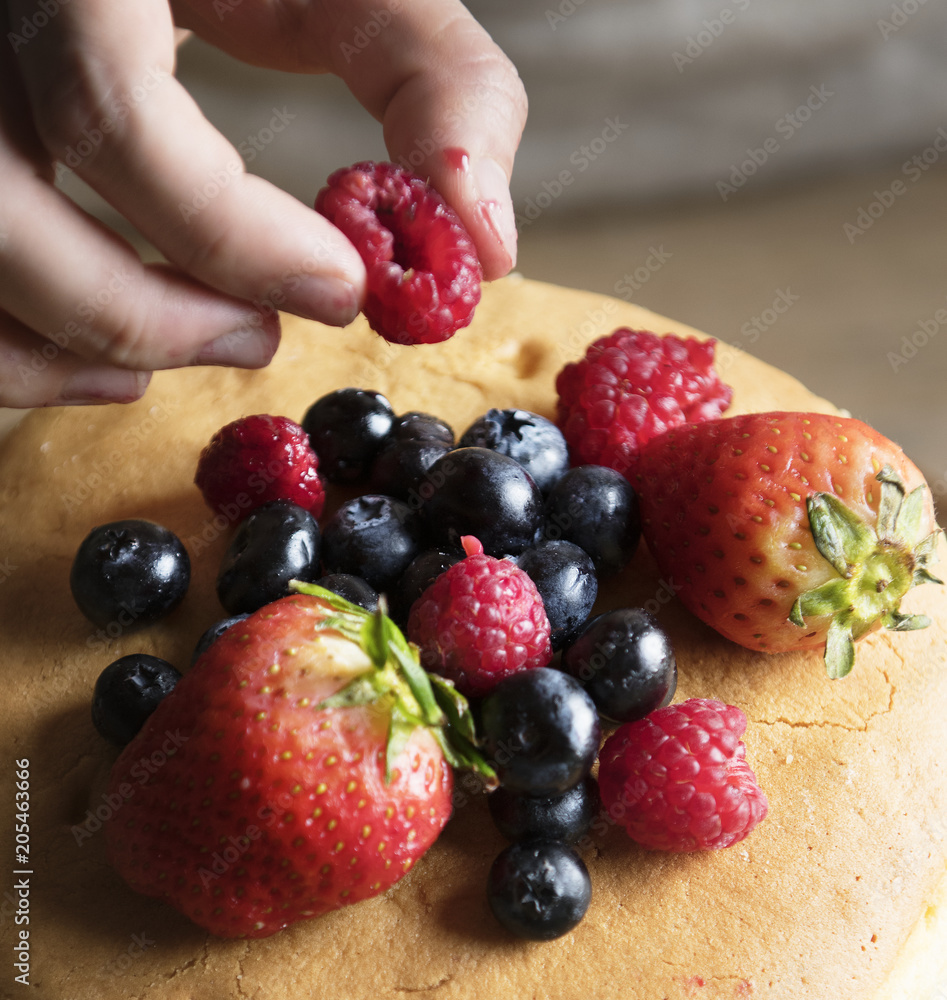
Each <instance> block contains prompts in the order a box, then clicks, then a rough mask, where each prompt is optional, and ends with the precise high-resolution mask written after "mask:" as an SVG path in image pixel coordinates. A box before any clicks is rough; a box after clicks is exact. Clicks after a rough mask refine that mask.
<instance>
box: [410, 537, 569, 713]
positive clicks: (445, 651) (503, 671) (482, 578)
mask: <svg viewBox="0 0 947 1000" xmlns="http://www.w3.org/2000/svg"><path fill="white" fill-rule="evenodd" d="M462 542H463V546H464V551H465V552H466V553H467V558H466V559H462V560H461V561H460V562H458V563H455V564H454V565H453V566H451V567H450V569H448V570H447V571H446V572H444V573H442V574H441V575H440V576H439V577H438V578H437V579H436V580H435V581H434V583H432V584H431V586H430V587H428V589H427V590H426V591H425V592H424V593H423V594H422V595H421V596H420V597H419V598H418V599H417V600H416V601H415V602H414V606H413V607H412V608H411V614H410V617H409V618H408V638H409V639H411V641H412V642H415V643H417V644H418V646H419V647H420V649H421V663H422V664H423V665H424V668H425V669H426V670H428V671H431V672H432V673H437V674H443V676H445V677H447V678H448V679H450V680H452V681H453V682H454V683H455V684H456V685H457V687H458V689H459V690H460V691H461V692H462V693H464V694H466V695H470V696H479V695H483V694H486V693H487V692H488V691H490V690H492V689H493V688H494V687H495V686H496V685H497V683H498V682H499V681H500V680H502V679H503V678H504V677H509V676H510V675H512V674H515V673H517V672H519V671H520V670H529V669H531V668H533V667H544V666H545V665H546V664H547V663H548V662H549V660H550V659H551V658H552V646H551V644H550V628H549V619H548V618H547V617H546V611H545V608H544V607H543V600H542V598H541V597H540V595H539V591H538V590H537V589H536V585H535V584H534V583H533V581H532V580H531V579H530V578H529V576H528V575H527V574H526V573H525V572H524V571H523V570H522V569H520V568H519V567H518V566H517V565H516V564H515V563H513V562H510V561H509V560H506V559H496V558H494V557H493V556H488V555H486V554H485V553H484V551H483V546H482V545H481V544H480V542H479V541H477V539H476V538H473V537H472V536H469V535H465V536H464V538H463V539H462Z"/></svg>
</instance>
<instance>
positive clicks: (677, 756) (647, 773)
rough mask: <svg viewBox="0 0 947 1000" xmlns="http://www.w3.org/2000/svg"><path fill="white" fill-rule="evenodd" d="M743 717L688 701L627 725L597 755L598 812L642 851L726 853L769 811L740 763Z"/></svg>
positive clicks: (699, 700) (735, 711)
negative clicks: (617, 818) (617, 823)
mask: <svg viewBox="0 0 947 1000" xmlns="http://www.w3.org/2000/svg"><path fill="white" fill-rule="evenodd" d="M745 730H746V716H745V715H744V714H743V712H741V711H740V709H739V708H736V707H735V706H733V705H724V704H722V703H721V702H719V701H712V700H709V699H706V698H690V699H688V700H687V701H685V702H683V703H682V704H680V705H668V706H667V707H666V708H658V709H655V711H653V712H651V713H650V714H649V715H647V716H645V718H643V719H640V720H638V721H637V722H626V723H625V724H624V725H623V726H621V727H620V728H619V729H618V730H617V731H616V732H614V733H613V734H612V735H611V736H610V737H609V738H608V740H607V741H606V743H605V746H604V747H602V752H601V755H600V759H599V772H598V784H599V790H600V792H601V795H602V802H603V804H604V805H605V808H606V809H608V810H609V811H611V812H612V813H613V814H614V815H615V816H620V817H621V819H620V822H621V823H622V824H623V825H624V827H625V829H626V830H627V831H628V835H629V836H630V837H631V838H632V839H633V840H636V841H638V843H639V844H642V845H643V846H644V847H650V848H653V849H655V850H661V851H676V852H689V851H707V850H714V849H719V848H722V847H732V846H733V845H734V844H736V843H739V842H740V841H741V840H743V838H744V837H745V836H746V835H747V834H748V833H749V832H750V831H751V830H752V829H753V828H754V827H756V826H757V825H758V824H759V823H760V822H762V820H763V819H764V818H765V817H766V812H767V809H768V808H769V804H768V803H767V801H766V796H765V795H764V794H763V792H762V790H761V789H760V787H759V785H758V784H757V783H756V776H755V775H754V774H753V772H752V771H751V770H750V768H749V765H748V764H747V762H746V747H745V746H744V745H743V743H742V742H740V737H741V736H742V735H743V733H744V731H745Z"/></svg>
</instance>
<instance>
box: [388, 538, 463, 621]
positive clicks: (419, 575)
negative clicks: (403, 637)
mask: <svg viewBox="0 0 947 1000" xmlns="http://www.w3.org/2000/svg"><path fill="white" fill-rule="evenodd" d="M463 558H464V553H463V551H461V550H457V551H453V552H448V551H447V550H446V549H427V550H426V551H424V552H422V553H421V554H420V555H419V556H417V557H415V558H414V559H412V561H411V563H410V565H409V566H408V568H407V569H406V570H405V571H404V573H402V574H401V577H400V578H399V579H398V582H397V584H395V587H394V589H393V590H392V592H391V594H390V600H391V616H392V618H394V620H395V622H396V623H397V624H398V625H399V626H401V628H402V629H403V628H404V627H405V626H406V625H407V624H408V616H409V615H410V613H411V605H412V604H414V602H415V601H416V600H417V599H418V598H419V597H420V596H421V595H422V594H423V593H424V591H425V590H427V588H428V587H430V585H431V584H432V583H433V582H434V581H435V580H436V579H437V578H438V577H439V576H440V575H441V573H444V572H446V571H447V570H449V569H450V568H451V566H453V565H454V563H456V562H460V560H461V559H463Z"/></svg>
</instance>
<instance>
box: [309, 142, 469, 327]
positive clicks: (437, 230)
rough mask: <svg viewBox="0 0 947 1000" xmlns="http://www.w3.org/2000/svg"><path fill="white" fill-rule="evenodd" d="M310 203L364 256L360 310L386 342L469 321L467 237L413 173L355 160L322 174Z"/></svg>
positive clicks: (453, 216) (454, 217)
mask: <svg viewBox="0 0 947 1000" xmlns="http://www.w3.org/2000/svg"><path fill="white" fill-rule="evenodd" d="M315 207H316V211H318V212H319V213H321V214H322V215H324V216H325V217H326V218H327V219H328V220H329V221H330V222H332V223H333V224H334V225H336V226H337V227H338V228H339V229H340V230H341V231H342V232H343V233H345V235H346V236H347V237H348V238H349V239H350V240H351V241H352V243H354V244H355V247H356V249H357V250H358V252H359V254H360V255H361V257H362V260H363V261H364V262H365V267H366V270H367V272H368V279H367V291H366V296H365V305H364V312H365V316H366V318H367V319H368V322H369V323H370V324H371V327H372V329H373V330H375V331H376V332H377V333H380V334H381V335H382V336H383V337H384V338H385V339H386V340H388V341H390V342H392V343H396V344H434V343H438V342H440V341H443V340H447V339H449V338H450V337H452V336H453V335H454V334H455V333H456V332H457V331H458V330H459V329H460V328H461V327H464V326H467V324H468V323H470V321H471V319H472V318H473V313H474V309H475V308H476V305H477V303H478V302H479V301H480V282H481V279H482V277H483V272H482V269H481V267H480V261H479V260H478V259H477V252H476V249H475V247H474V244H473V240H472V239H471V238H470V236H469V235H468V233H467V231H466V230H465V229H464V227H463V224H462V223H461V221H460V219H459V218H458V217H457V215H456V214H455V212H454V211H453V209H452V208H450V206H449V205H448V204H447V203H446V202H445V201H444V199H443V198H442V197H441V196H440V195H439V194H438V193H437V192H436V191H435V190H434V189H433V188H432V187H431V186H430V185H428V184H427V183H425V181H424V180H422V179H421V178H420V177H417V176H415V175H414V174H412V173H410V172H408V171H407V170H403V169H402V168H400V167H397V166H395V165H394V164H391V163H374V162H371V161H365V162H362V163H356V164H355V165H354V166H352V167H347V168H343V169H342V170H337V171H336V172H335V173H334V174H332V176H331V177H329V180H328V184H327V186H326V187H324V188H323V189H322V190H321V191H320V192H319V194H318V196H317V198H316V205H315Z"/></svg>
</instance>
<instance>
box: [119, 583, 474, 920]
mask: <svg viewBox="0 0 947 1000" xmlns="http://www.w3.org/2000/svg"><path fill="white" fill-rule="evenodd" d="M296 589H297V590H298V591H305V593H295V594H293V595H291V596H289V597H284V598H282V599H280V600H278V601H276V602H274V603H272V604H269V605H267V606H265V607H263V608H261V609H260V610H259V611H257V612H256V613H255V614H253V615H251V616H250V617H249V618H247V619H246V620H245V621H243V622H242V623H241V624H240V625H239V627H237V628H232V629H230V630H228V631H227V632H225V633H224V634H223V635H222V636H221V637H220V638H219V639H218V640H217V641H216V642H215V643H214V644H213V645H212V646H210V648H209V649H208V650H207V651H206V652H205V653H204V654H203V655H202V656H201V657H200V659H199V660H198V661H197V663H196V664H195V665H194V667H193V668H192V669H191V671H190V673H188V674H187V675H186V676H185V677H184V678H183V679H182V680H181V681H180V683H179V684H178V685H177V686H176V688H175V690H174V691H173V692H172V693H171V694H170V695H168V696H167V697H166V698H165V699H164V701H162V702H161V703H160V704H159V706H158V708H157V709H156V710H155V712H154V713H153V714H152V715H151V716H150V717H149V719H148V721H147V722H146V723H145V725H144V727H143V728H142V730H141V731H140V733H139V734H138V736H137V737H136V738H135V739H134V740H133V741H132V742H131V743H130V744H128V746H127V747H126V748H125V750H124V752H123V753H122V755H121V756H120V757H119V758H118V760H117V761H116V763H115V765H114V767H113V769H112V773H111V776H110V786H109V788H110V792H111V793H112V794H115V795H118V796H120V797H121V799H123V800H124V803H123V805H122V806H121V807H120V808H118V809H117V810H116V811H115V813H114V814H113V817H112V818H111V820H110V821H109V823H108V824H107V849H108V855H109V860H110V861H111V863H112V865H113V866H114V867H115V868H116V870H117V871H118V872H119V874H120V875H122V877H123V878H124V879H125V880H126V881H127V882H128V884H129V885H130V886H131V887H132V888H134V889H136V890H138V891H139V892H142V893H145V894H146V895H150V896H158V897H160V898H162V899H164V900H166V901H167V902H169V903H171V904H172V905H173V906H175V907H177V908H178V909H179V910H181V911H182V912H183V913H184V914H186V915H187V916H188V917H190V918H191V919H192V920H193V921H195V922H196V923H198V924H200V926H202V927H204V928H205V929H206V930H208V931H210V932H211V933H213V934H217V935H220V936H222V937H263V936H266V935H269V934H272V933H274V932H275V931H277V930H280V929H281V928H283V927H286V926H287V925H288V924H290V923H293V922H294V921H296V920H300V919H303V918H306V917H315V916H319V915H320V914H323V913H326V912H327V911H329V910H333V909H336V908H338V907H341V906H345V905H347V904H350V903H355V902H357V901H359V900H362V899H365V898H367V897H369V896H374V895H376V894H377V893H380V892H383V891H384V890H385V889H387V888H389V887H390V886H391V885H393V884H394V883H395V882H397V881H398V880H399V879H400V878H401V877H402V876H403V875H404V874H405V873H406V872H407V871H408V870H409V869H410V868H411V867H412V866H413V865H414V864H415V862H416V861H417V860H418V858H420V857H421V856H422V855H423V854H424V852H425V851H426V850H427V849H428V847H430V845H431V844H432V843H433V841H434V839H435V838H436V837H437V835H438V834H439V833H440V831H441V830H442V828H443V827H444V824H445V823H446V822H447V819H448V817H449V815H450V812H451V794H452V781H453V777H452V770H451V765H452V764H453V765H463V764H469V765H473V766H475V767H479V769H480V770H481V771H482V772H483V773H485V774H487V775H488V776H489V775H490V773H491V772H490V768H489V766H488V765H486V764H485V763H484V762H483V761H482V758H480V757H479V755H478V754H477V752H476V750H475V749H474V748H473V745H472V742H471V741H472V739H473V728H472V725H471V723H470V716H469V713H467V711H466V703H465V702H464V700H463V699H462V698H461V697H460V696H459V695H457V694H456V692H455V691H454V690H453V688H452V687H451V686H450V685H449V684H448V683H447V682H444V681H441V680H440V679H439V678H429V677H428V676H427V675H426V674H425V673H424V671H423V670H421V668H420V666H419V664H418V661H417V655H416V652H415V651H414V650H413V648H412V647H410V646H409V645H408V643H407V641H406V640H405V639H404V637H403V636H402V635H401V633H400V632H399V631H398V630H397V628H395V626H394V625H393V624H392V623H391V621H390V619H388V618H387V617H385V616H384V615H383V614H376V615H371V614H369V613H368V612H365V611H363V610H361V609H359V608H356V607H355V606H354V605H351V604H349V603H348V602H347V601H345V600H343V599H342V598H339V597H337V596H336V595H334V594H330V593H329V592H328V591H325V590H323V589H322V588H320V587H317V586H315V585H310V584H297V585H296ZM448 717H449V719H450V722H448Z"/></svg>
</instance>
